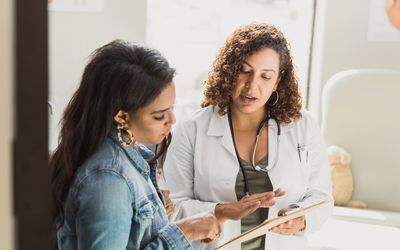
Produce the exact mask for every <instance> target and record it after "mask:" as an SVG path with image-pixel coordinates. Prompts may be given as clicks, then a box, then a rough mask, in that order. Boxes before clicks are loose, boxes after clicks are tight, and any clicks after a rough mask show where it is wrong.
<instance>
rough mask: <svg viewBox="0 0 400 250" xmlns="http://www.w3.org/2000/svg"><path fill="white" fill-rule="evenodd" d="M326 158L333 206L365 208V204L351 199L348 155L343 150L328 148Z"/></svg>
mask: <svg viewBox="0 0 400 250" xmlns="http://www.w3.org/2000/svg"><path fill="white" fill-rule="evenodd" d="M328 158H329V163H330V171H331V177H332V192H333V199H334V201H335V205H338V206H345V207H353V208H366V207H367V204H366V203H365V202H363V201H356V200H352V199H351V197H352V195H353V174H352V172H351V168H350V163H351V156H350V154H349V153H348V152H347V151H346V150H345V149H344V148H341V147H339V146H330V147H329V148H328Z"/></svg>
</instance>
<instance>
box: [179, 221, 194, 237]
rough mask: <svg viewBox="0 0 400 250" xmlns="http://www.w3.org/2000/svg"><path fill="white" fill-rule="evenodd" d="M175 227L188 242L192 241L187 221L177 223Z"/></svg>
mask: <svg viewBox="0 0 400 250" xmlns="http://www.w3.org/2000/svg"><path fill="white" fill-rule="evenodd" d="M176 225H177V226H178V228H179V229H180V230H181V232H182V233H183V235H185V237H186V239H187V240H189V241H190V240H191V239H192V234H193V233H192V230H191V227H190V223H189V221H182V222H177V223H176Z"/></svg>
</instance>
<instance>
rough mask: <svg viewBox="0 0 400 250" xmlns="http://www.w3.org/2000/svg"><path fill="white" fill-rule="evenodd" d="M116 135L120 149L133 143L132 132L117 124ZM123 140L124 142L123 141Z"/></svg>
mask: <svg viewBox="0 0 400 250" xmlns="http://www.w3.org/2000/svg"><path fill="white" fill-rule="evenodd" d="M117 131H118V132H117V135H118V141H119V143H120V144H121V146H122V147H124V148H126V147H128V146H129V145H130V144H132V143H133V142H135V141H136V140H135V137H133V134H132V132H131V131H130V130H129V129H128V128H126V127H125V126H123V125H121V124H118V126H117ZM124 138H125V140H124Z"/></svg>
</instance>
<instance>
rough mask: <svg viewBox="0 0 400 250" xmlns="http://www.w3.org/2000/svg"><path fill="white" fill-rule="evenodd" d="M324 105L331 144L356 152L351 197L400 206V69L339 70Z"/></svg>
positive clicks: (374, 204)
mask: <svg viewBox="0 0 400 250" xmlns="http://www.w3.org/2000/svg"><path fill="white" fill-rule="evenodd" d="M322 110H323V111H322V112H323V116H322V133H323V135H324V137H325V140H326V143H327V145H328V146H329V145H338V146H341V147H344V148H345V149H346V150H348V151H349V152H350V154H351V156H352V158H353V160H352V165H351V168H352V171H353V178H354V193H353V199H355V200H362V201H365V202H366V203H367V205H368V207H369V208H373V209H381V210H391V211H400V194H398V193H397V192H400V71H391V70H383V69H360V70H348V71H344V72H340V73H338V74H336V75H334V76H333V77H332V78H330V79H329V81H328V82H327V84H326V86H325V87H324V91H323V96H322Z"/></svg>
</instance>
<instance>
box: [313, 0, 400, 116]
mask: <svg viewBox="0 0 400 250" xmlns="http://www.w3.org/2000/svg"><path fill="white" fill-rule="evenodd" d="M382 1H384V0H382ZM369 4H370V1H367V0H353V1H347V0H317V18H316V34H315V42H314V51H313V63H312V73H311V78H310V80H311V89H310V105H309V108H310V110H311V111H312V112H313V113H314V115H315V116H316V117H318V118H319V120H320V117H321V116H320V112H321V109H320V97H321V91H322V88H323V86H324V85H325V83H326V82H327V80H328V79H329V78H330V77H331V76H332V75H333V74H335V73H337V72H340V71H343V70H347V69H353V68H387V69H396V70H400V61H399V59H400V42H375V41H368V21H369ZM375 101H377V100H375Z"/></svg>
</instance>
